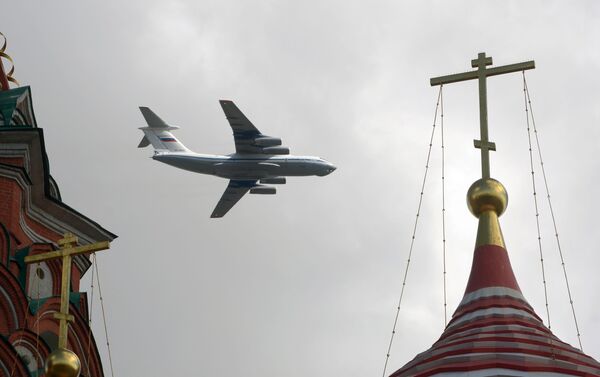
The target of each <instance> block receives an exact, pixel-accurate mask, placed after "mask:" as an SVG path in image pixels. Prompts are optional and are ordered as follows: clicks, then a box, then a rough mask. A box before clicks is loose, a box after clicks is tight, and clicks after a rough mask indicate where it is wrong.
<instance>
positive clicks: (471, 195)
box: [467, 178, 508, 217]
mask: <svg viewBox="0 0 600 377" xmlns="http://www.w3.org/2000/svg"><path fill="white" fill-rule="evenodd" d="M467 204H468V206H469V210H470V211H471V213H472V214H473V215H475V217H479V215H481V214H482V213H483V212H486V211H494V212H496V214H497V215H498V216H500V215H501V214H502V213H503V212H504V210H506V206H507V205H508V194H507V193H506V189H505V188H504V186H503V185H502V183H500V182H498V181H497V180H495V179H493V178H482V179H480V180H478V181H475V183H473V184H472V185H471V187H469V191H468V192H467Z"/></svg>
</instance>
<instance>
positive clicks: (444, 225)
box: [440, 86, 448, 328]
mask: <svg viewBox="0 0 600 377" xmlns="http://www.w3.org/2000/svg"><path fill="white" fill-rule="evenodd" d="M440 133H441V136H442V260H443V264H444V273H443V278H444V328H445V327H446V326H447V325H448V304H447V300H446V186H445V182H444V181H445V175H446V168H445V166H446V164H445V158H444V95H443V93H442V86H440Z"/></svg>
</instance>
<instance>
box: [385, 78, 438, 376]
mask: <svg viewBox="0 0 600 377" xmlns="http://www.w3.org/2000/svg"><path fill="white" fill-rule="evenodd" d="M441 97H442V85H440V91H439V93H438V98H437V103H436V105H435V113H434V116H433V127H432V129H431V136H430V138H429V149H428V151H427V161H426V163H425V173H424V174H423V182H422V184H421V194H420V196H419V204H418V206H417V215H416V218H415V223H414V226H413V232H412V238H411V241H410V247H409V249H408V259H407V261H406V269H405V270H404V278H403V279H402V289H401V291H400V297H399V298H398V305H397V307H396V315H395V317H394V325H393V326H392V334H391V336H390V342H389V345H388V348H387V353H386V356H385V364H384V365H383V373H382V377H385V372H386V370H387V365H388V361H389V359H390V352H391V349H392V344H393V342H394V335H396V326H397V324H398V316H399V315H400V306H401V304H402V298H403V297H404V288H405V287H406V278H407V276H408V268H409V267H410V258H411V256H412V251H413V246H414V244H415V236H416V233H417V226H418V224H419V215H420V213H421V204H422V203H423V191H424V190H425V182H426V181H427V172H428V171H429V159H430V157H431V147H432V146H433V137H434V135H435V126H436V124H435V123H436V121H437V114H438V109H439V107H440V99H441Z"/></svg>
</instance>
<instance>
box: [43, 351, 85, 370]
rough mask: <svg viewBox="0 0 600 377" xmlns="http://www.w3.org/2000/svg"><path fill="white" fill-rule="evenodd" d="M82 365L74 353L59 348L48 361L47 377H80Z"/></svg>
mask: <svg viewBox="0 0 600 377" xmlns="http://www.w3.org/2000/svg"><path fill="white" fill-rule="evenodd" d="M80 371H81V363H80V362H79V358H78V357H77V355H75V353H74V352H72V351H69V350H68V349H64V348H58V349H56V350H54V351H52V353H51V354H50V355H49V356H48V359H46V377H78V376H79V372H80Z"/></svg>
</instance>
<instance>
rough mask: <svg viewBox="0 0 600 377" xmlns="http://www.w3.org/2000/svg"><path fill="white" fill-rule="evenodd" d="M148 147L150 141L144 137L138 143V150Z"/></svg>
mask: <svg viewBox="0 0 600 377" xmlns="http://www.w3.org/2000/svg"><path fill="white" fill-rule="evenodd" d="M148 145H150V140H148V138H147V137H146V136H144V137H143V138H142V140H141V141H140V143H139V144H138V148H144V147H147V146H148Z"/></svg>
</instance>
